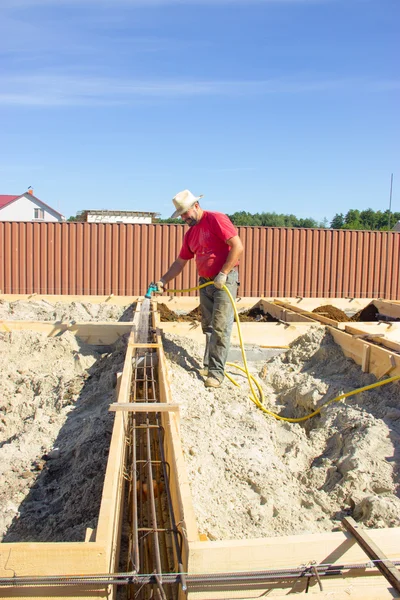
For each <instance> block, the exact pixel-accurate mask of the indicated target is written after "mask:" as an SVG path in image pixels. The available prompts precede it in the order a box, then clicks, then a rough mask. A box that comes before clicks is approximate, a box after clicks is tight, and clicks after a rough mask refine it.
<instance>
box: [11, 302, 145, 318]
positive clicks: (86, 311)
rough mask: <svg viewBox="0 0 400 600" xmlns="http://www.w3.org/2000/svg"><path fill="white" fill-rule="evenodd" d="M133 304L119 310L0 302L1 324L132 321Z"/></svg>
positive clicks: (79, 304) (99, 306)
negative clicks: (15, 322)
mask: <svg viewBox="0 0 400 600" xmlns="http://www.w3.org/2000/svg"><path fill="white" fill-rule="evenodd" d="M135 306H136V305H135V304H131V305H128V306H118V305H116V304H109V303H108V302H107V303H106V302H103V303H101V304H92V303H91V302H70V303H66V302H54V303H53V302H50V301H48V300H36V301H34V300H31V301H29V302H27V301H24V300H15V301H14V302H8V301H7V300H3V299H0V320H2V321H61V322H68V321H77V322H88V321H132V318H133V316H132V315H133V312H134V311H135Z"/></svg>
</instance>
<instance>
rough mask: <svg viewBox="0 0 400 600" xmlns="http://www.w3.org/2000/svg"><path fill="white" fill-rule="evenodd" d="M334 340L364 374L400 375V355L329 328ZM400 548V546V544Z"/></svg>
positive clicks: (379, 377)
mask: <svg viewBox="0 0 400 600" xmlns="http://www.w3.org/2000/svg"><path fill="white" fill-rule="evenodd" d="M327 329H328V331H329V332H330V333H331V335H332V337H333V339H334V340H335V342H336V343H337V344H339V346H341V348H342V350H343V353H344V355H345V356H347V357H348V358H352V359H353V360H354V362H356V363H357V364H358V365H360V366H361V367H362V369H363V371H364V372H366V373H373V374H374V375H375V377H376V378H377V379H381V378H382V377H385V376H390V377H394V376H395V375H400V355H399V354H395V353H394V352H391V351H390V350H386V349H385V348H381V347H380V346H377V345H376V344H372V343H371V342H368V341H366V340H363V339H361V338H356V337H354V336H353V335H351V334H350V333H345V332H344V331H339V330H338V329H336V328H335V327H327ZM399 547H400V544H399Z"/></svg>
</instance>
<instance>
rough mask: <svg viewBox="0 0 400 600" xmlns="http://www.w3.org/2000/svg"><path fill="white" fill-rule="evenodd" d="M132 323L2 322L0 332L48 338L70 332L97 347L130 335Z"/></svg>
mask: <svg viewBox="0 0 400 600" xmlns="http://www.w3.org/2000/svg"><path fill="white" fill-rule="evenodd" d="M131 329H132V323H129V322H123V323H121V322H119V323H112V322H110V321H98V322H96V323H94V322H88V323H82V322H80V323H58V322H48V321H0V331H24V330H31V331H39V332H41V333H43V334H44V335H46V336H47V337H56V336H60V335H62V334H63V333H65V332H66V331H70V332H71V333H73V334H74V335H75V336H76V337H77V338H79V339H80V340H81V341H82V342H84V343H85V344H91V345H95V346H102V345H105V346H107V345H109V344H113V343H114V342H115V341H116V340H117V339H118V338H120V337H122V336H123V335H126V334H127V333H130V331H131Z"/></svg>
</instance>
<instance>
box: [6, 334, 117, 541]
mask: <svg viewBox="0 0 400 600" xmlns="http://www.w3.org/2000/svg"><path fill="white" fill-rule="evenodd" d="M125 344H126V342H125V340H123V339H120V340H119V341H118V342H117V343H116V345H115V346H114V348H113V352H110V353H108V354H103V355H100V354H97V353H96V352H95V351H94V350H93V349H92V348H91V347H90V346H87V345H85V344H82V343H80V342H79V341H77V339H76V338H75V336H74V335H72V334H71V333H70V332H68V331H67V332H65V333H63V334H62V335H60V336H58V337H52V338H47V337H45V336H43V335H42V334H40V333H36V332H33V331H21V332H11V333H0V361H1V365H2V376H1V378H0V398H1V401H0V404H1V421H0V482H1V483H0V506H1V509H0V539H2V541H7V542H11V541H12V542H15V541H83V539H84V536H85V530H86V527H95V526H96V520H97V516H98V511H99V507H100V499H101V493H102V486H103V479H104V472H105V467H106V461H107V455H108V448H109V442H110V438H111V430H112V423H113V416H112V415H111V414H110V413H109V412H108V405H109V404H110V402H111V401H112V399H113V392H114V389H113V388H114V385H115V374H116V373H117V372H118V371H121V370H122V367H123V361H124V356H125Z"/></svg>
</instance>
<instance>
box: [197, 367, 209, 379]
mask: <svg viewBox="0 0 400 600" xmlns="http://www.w3.org/2000/svg"><path fill="white" fill-rule="evenodd" d="M199 375H201V376H202V377H207V376H208V367H204V368H203V369H200V370H199Z"/></svg>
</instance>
